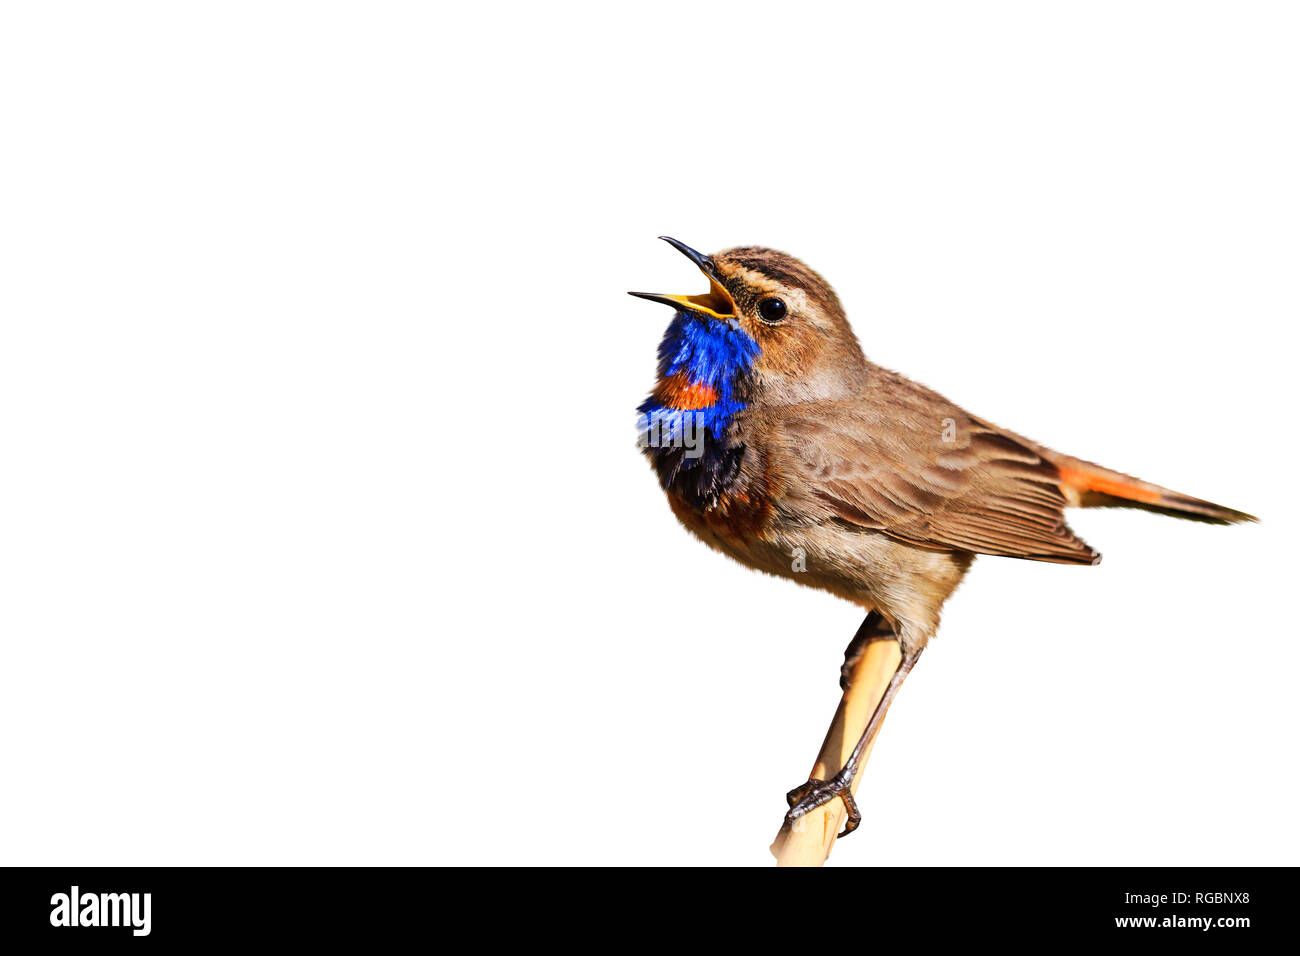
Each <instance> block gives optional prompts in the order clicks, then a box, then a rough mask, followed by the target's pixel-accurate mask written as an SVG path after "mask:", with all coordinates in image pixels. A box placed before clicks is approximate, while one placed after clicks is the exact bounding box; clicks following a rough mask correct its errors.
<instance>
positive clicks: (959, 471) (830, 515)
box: [773, 370, 1101, 564]
mask: <svg viewBox="0 0 1300 956" xmlns="http://www.w3.org/2000/svg"><path fill="white" fill-rule="evenodd" d="M773 431H774V432H775V433H776V434H777V435H779V438H778V442H779V444H781V445H782V446H784V448H783V450H784V451H785V454H786V456H787V460H788V461H791V462H793V465H794V472H795V477H796V481H793V482H791V483H790V484H789V486H788V488H787V495H792V496H795V497H797V498H799V499H802V500H801V501H798V502H795V503H796V504H797V507H798V510H799V511H800V512H801V513H803V514H808V513H809V512H810V511H811V513H813V514H814V515H819V516H820V517H822V518H825V519H827V520H830V519H838V520H841V521H845V522H849V523H850V524H853V525H856V526H859V527H862V528H864V529H871V530H875V531H880V532H883V533H884V534H887V535H889V536H890V537H892V538H896V539H898V540H900V541H906V542H909V543H911V544H915V545H920V546H922V547H927V548H935V549H939V550H945V551H974V552H978V553H981V554H996V555H1005V556H1007V557H1014V558H1029V559H1032V560H1035V561H1057V562H1064V563H1070V564H1096V563H1097V562H1098V561H1100V560H1101V556H1100V555H1099V554H1098V553H1097V552H1095V551H1093V550H1092V549H1091V548H1090V547H1088V545H1087V544H1085V543H1084V542H1083V541H1081V540H1080V539H1079V538H1078V537H1077V536H1076V535H1075V534H1074V532H1072V531H1071V530H1070V529H1069V528H1068V527H1067V526H1066V524H1065V519H1064V516H1063V510H1064V508H1065V504H1066V501H1065V497H1064V495H1063V494H1062V493H1061V488H1060V483H1061V474H1060V471H1059V470H1058V469H1057V467H1056V466H1055V465H1054V464H1052V463H1051V462H1049V461H1047V460H1046V459H1045V458H1043V456H1042V455H1040V454H1039V453H1038V452H1036V451H1034V450H1033V449H1032V448H1030V447H1028V446H1026V445H1025V444H1022V443H1021V442H1020V441H1018V440H1017V439H1015V438H1013V437H1010V436H1008V435H1006V434H1004V433H1002V432H1001V431H999V430H998V429H997V428H996V427H995V426H992V425H989V424H988V423H986V422H982V421H980V420H979V419H976V418H974V417H973V416H971V415H969V414H967V413H966V412H964V411H962V410H961V409H960V408H958V407H957V406H956V405H953V404H952V403H951V402H948V401H947V400H946V399H944V398H942V397H941V396H939V395H936V394H935V393H933V392H931V391H929V390H928V389H925V388H923V387H922V386H920V385H917V384H915V383H913V382H909V381H908V380H906V379H904V378H902V377H901V376H897V375H894V374H893V373H885V372H884V370H881V371H880V373H879V374H878V375H877V376H876V380H875V382H874V383H873V388H871V389H870V390H869V393H868V394H865V395H863V396H861V397H860V398H855V399H853V400H849V401H844V402H834V403H828V404H817V405H804V406H794V407H793V408H790V407H787V408H786V409H785V410H784V414H783V415H782V416H781V419H780V421H779V423H774V427H773Z"/></svg>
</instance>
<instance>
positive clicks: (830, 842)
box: [771, 640, 902, 866]
mask: <svg viewBox="0 0 1300 956" xmlns="http://www.w3.org/2000/svg"><path fill="white" fill-rule="evenodd" d="M901 660H902V654H901V653H900V652H899V649H898V642H897V641H889V640H884V641H872V642H871V643H870V644H868V645H867V646H866V649H865V650H864V651H863V653H862V657H861V658H859V660H858V663H857V665H856V666H855V667H854V669H853V677H852V684H851V685H850V687H849V689H848V690H847V691H845V692H844V696H843V697H841V698H840V706H839V709H838V710H836V711H835V719H834V720H832V721H831V726H830V729H829V730H827V731H826V740H825V741H824V742H823V743H822V749H821V753H819V754H818V755H817V762H816V763H815V764H813V769H812V773H811V774H810V775H809V776H811V777H816V778H817V779H819V780H825V779H827V778H828V777H830V776H832V775H833V774H835V773H837V772H838V771H839V769H840V768H841V767H843V766H844V764H845V762H846V761H847V760H848V759H849V754H850V753H851V752H852V750H853V745H854V744H856V743H857V742H858V738H859V737H861V736H862V731H864V730H866V729H867V721H869V720H870V719H871V715H872V713H873V712H874V711H875V709H876V704H877V703H879V702H880V698H881V697H883V696H884V695H885V687H886V686H887V685H888V684H889V679H890V678H891V677H892V676H893V675H894V671H895V670H897V669H898V664H899V661H901ZM876 736H877V737H878V736H880V732H879V730H877V732H876ZM875 745H876V741H875V738H872V740H871V741H870V742H868V744H867V749H866V751H865V752H864V753H863V755H862V762H861V763H860V764H859V765H858V772H857V775H856V776H855V777H854V778H853V783H852V790H853V792H854V793H857V792H858V784H859V782H860V781H861V780H862V768H863V767H865V766H866V765H867V758H868V757H870V756H871V749H872V748H873V747H874V746H875ZM859 809H861V810H862V818H863V819H862V827H861V828H860V829H859V830H858V839H863V838H864V837H865V836H866V835H867V834H869V833H870V832H871V817H872V810H871V808H870V807H867V808H865V809H863V808H862V807H861V806H859ZM847 816H848V811H846V810H845V809H844V801H843V800H840V799H838V798H836V799H834V800H832V801H831V802H830V803H826V804H823V805H822V806H820V807H818V808H817V809H816V810H813V811H812V812H811V813H809V814H807V815H806V816H803V817H800V818H799V819H798V820H797V821H796V822H795V825H794V827H793V828H792V827H791V826H790V825H789V824H787V823H784V822H783V823H782V824H781V830H780V832H778V833H777V835H776V840H775V841H773V843H772V846H771V850H772V855H773V856H774V857H776V865H777V866H821V865H822V864H823V863H825V862H826V858H827V857H828V856H830V854H831V847H832V846H834V845H835V837H836V836H837V835H838V834H839V832H840V831H841V830H843V829H844V820H845V818H846V817H847Z"/></svg>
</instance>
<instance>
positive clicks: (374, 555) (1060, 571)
mask: <svg viewBox="0 0 1300 956" xmlns="http://www.w3.org/2000/svg"><path fill="white" fill-rule="evenodd" d="M1298 25H1300V24H1298V23H1297V16H1296V14H1295V8H1294V7H1293V6H1290V5H1287V4H1268V3H1256V4H1249V5H1242V4H1231V3H1217V4H1203V3H1169V4H1154V3H1131V2H1125V3H1091V4H1068V5H1066V4H1043V3H1021V4H989V3H984V4H953V5H943V4H928V3H911V4H882V5H866V4H847V3H845V4H811V3H804V4H789V3H782V4H762V3H754V2H746V3H734V4H732V3H728V4H703V3H693V4H669V3H663V2H658V3H655V4H640V5H636V6H627V5H615V4H594V3H593V4H565V3H560V4H500V5H494V6H491V7H488V6H484V5H470V4H460V5H452V4H442V5H433V4H412V5H404V4H386V5H382V6H377V5H373V4H319V3H313V4H261V3H258V4H232V3H227V4H212V5H205V6H203V7H198V6H197V5H189V4H186V5H173V4H165V3H158V4H114V5H101V4H84V5H81V4H43V5H36V6H28V7H27V8H26V9H15V8H14V7H9V8H7V12H6V13H5V14H4V16H3V22H0V111H2V112H0V131H2V135H3V137H4V148H3V150H2V151H0V165H2V166H3V174H2V175H0V319H2V323H3V324H2V331H0V336H2V337H0V449H3V469H2V470H0V767H2V768H3V777H4V783H3V787H2V788H0V862H4V863H22V864H144V863H153V864H178V863H179V864H207V863H215V864H234V863H348V864H353V863H442V862H455V863H485V864H503V863H530V864H532V863H611V864H637V863H648V864H669V863H713V864H758V865H767V864H769V863H770V862H771V860H770V857H769V856H768V853H767V846H768V843H769V842H770V840H771V838H772V836H773V835H774V833H775V831H776V828H777V825H778V824H779V822H780V820H781V815H782V813H783V812H784V809H785V804H784V800H783V794H784V793H785V791H786V790H787V789H788V788H789V787H791V786H793V785H795V784H797V783H799V782H801V781H802V780H803V778H804V776H805V775H806V772H807V770H808V767H809V765H810V764H811V761H812V758H813V756H814V755H815V753H816V751H817V748H818V746H819V744H820V742H821V737H822V733H823V731H824V729H825V726H826V724H827V722H828V720H829V719H830V716H831V713H832V711H833V709H834V706H835V703H836V700H837V698H838V691H837V688H836V683H835V682H836V676H837V669H838V666H839V662H840V653H841V650H842V648H843V646H844V644H845V643H846V642H847V640H848V639H849V637H850V636H851V635H852V634H853V632H854V630H855V629H856V627H857V625H858V621H859V618H860V615H859V612H857V611H856V610H855V609H854V608H853V607H850V606H848V605H845V604H841V603H839V602H837V601H836V600H835V599H833V598H831V597H828V596H826V595H824V594H821V593H819V592H813V591H805V590H803V589H801V588H798V587H796V586H794V585H792V584H789V583H786V582H781V581H776V580H774V579H770V578H764V577H761V576H760V575H757V574H755V573H753V572H750V571H748V570H746V569H744V568H741V567H740V566H738V565H734V564H732V563H730V562H728V561H727V560H726V559H724V558H722V557H721V556H719V555H717V554H715V553H713V552H711V551H709V550H708V549H706V548H705V547H704V546H703V545H702V544H699V543H697V542H695V541H694V540H693V539H692V538H690V537H689V536H688V535H687V533H686V532H685V531H683V530H682V529H681V528H679V527H678V526H677V525H676V524H675V522H674V521H673V519H672V517H671V515H670V513H669V511H668V508H667V506H666V504H665V503H664V501H663V499H662V495H661V492H660V490H659V488H658V486H657V483H656V482H655V480H654V477H653V476H652V474H651V472H650V470H649V468H648V467H647V466H646V464H645V463H644V462H643V461H642V460H641V458H640V457H639V455H638V453H637V450H636V447H635V438H634V428H633V419H634V409H635V406H636V405H637V403H638V402H639V401H640V400H641V398H642V397H643V396H644V394H645V393H646V391H647V390H648V388H649V387H650V385H651V382H652V377H653V370H654V350H655V346H656V344H657V342H658V339H659V337H660V335H661V333H662V330H663V327H664V326H665V324H666V323H667V321H668V318H669V315H668V312H667V310H665V309H662V308H660V307H656V306H654V305H652V304H649V303H646V302H643V301H639V300H635V299H631V298H628V297H627V296H625V295H624V294H623V293H624V291H625V290H627V289H649V290H660V291H668V292H695V291H701V290H702V285H701V281H702V280H701V279H700V277H699V275H698V273H696V272H695V270H694V269H693V268H692V267H691V266H690V265H689V264H688V263H687V262H686V261H685V260H683V259H682V258H681V257H680V256H679V255H677V254H676V253H675V252H673V250H671V249H670V248H668V247H667V246H666V245H664V244H663V243H660V242H658V241H657V240H656V239H655V237H656V236H657V235H660V234H663V233H666V234H669V235H673V236H677V237H678V238H681V239H683V240H685V241H686V242H689V243H691V244H692V245H695V246H697V247H699V248H701V249H703V250H704V251H714V250H717V249H720V248H723V247H726V246H730V245H735V244H753V243H757V244H765V245H771V246H775V247H778V248H781V249H785V250H787V251H790V252H792V253H794V254H796V255H799V256H801V257H803V258H805V259H806V260H807V261H808V262H809V263H811V264H812V265H813V266H814V267H815V268H817V269H818V270H819V271H821V272H822V273H823V274H824V275H826V276H827V277H828V278H829V279H830V280H831V281H832V282H833V283H834V284H835V285H836V287H837V289H838V291H839V292H840V294H841V297H842V298H843V300H844V302H845V303H846V305H847V307H848V310H849V315H850V318H851V319H852V321H853V324H854V327H855V328H856V330H857V332H858V334H859V336H860V338H861V339H862V342H863V344H864V347H865V348H866V350H867V353H868V355H869V356H871V357H872V358H873V359H875V360H876V361H878V362H881V363H882V364H885V365H888V366H891V367H895V368H899V369H900V370H902V371H904V372H905V373H907V374H909V375H912V376H913V377H915V378H917V379H919V380H921V381H923V382H925V383H927V384H929V385H931V386H933V387H935V388H938V389H940V390H941V391H943V392H944V393H945V394H947V395H949V396H950V397H952V398H954V399H955V400H957V401H959V402H961V403H963V404H964V405H965V406H967V407H968V408H970V409H971V410H973V411H975V412H976V413H978V414H981V415H983V416H986V417H988V418H990V419H992V420H994V421H997V422H1000V423H1003V424H1005V425H1007V426H1008V427H1011V428H1013V429H1015V430H1017V431H1019V432H1022V433H1024V434H1027V435H1031V436H1034V437H1035V438H1038V439H1040V440H1042V441H1044V442H1047V443H1048V444H1050V445H1053V446H1055V447H1057V448H1059V449H1061V450H1063V451H1066V452H1069V453H1073V454H1077V455H1080V456H1083V457H1086V458H1091V459H1095V460H1098V461H1101V462H1103V463H1105V464H1108V465H1111V466H1114V467H1117V468H1120V469H1123V470H1125V471H1130V472H1132V473H1134V474H1138V475H1140V476H1143V477H1146V478H1149V479H1151V480H1154V481H1157V482H1160V483H1162V484H1166V485H1169V486H1172V487H1175V488H1177V489H1178V490H1180V491H1186V492H1188V493H1191V494H1194V495H1198V496H1203V497H1207V498H1210V499H1213V500H1217V501H1221V502H1223V503H1225V504H1227V505H1230V506H1233V507H1237V508H1241V509H1244V510H1248V511H1251V512H1254V513H1257V514H1259V515H1260V516H1261V517H1262V518H1263V519H1264V520H1263V523H1262V524H1260V525H1258V526H1246V527H1233V528H1219V527H1208V526H1204V525H1197V524H1191V523H1183V522H1176V521H1171V520H1168V519H1164V518H1160V517H1157V516H1153V515H1148V514H1142V513H1134V512H1126V511H1109V512H1086V513H1075V514H1074V516H1073V518H1072V522H1073V524H1074V526H1075V528H1076V529H1077V530H1078V531H1079V532H1080V533H1081V534H1082V535H1083V536H1084V537H1085V538H1086V539H1087V540H1088V541H1089V542H1090V543H1091V544H1093V545H1094V546H1096V547H1097V548H1098V549H1099V550H1101V551H1103V552H1104V554H1105V561H1104V563H1103V564H1102V565H1101V566H1100V567H1098V568H1075V567H1064V566H1057V565H1041V564H1033V563H1029V562H1021V561H1010V560H999V559H992V558H984V559H981V560H979V561H978V562H977V564H976V568H975V570H974V571H973V573H972V574H971V575H970V576H969V578H968V579H967V581H966V583H965V585H964V586H963V587H962V589H961V590H960V591H959V592H958V594H957V595H956V596H955V597H954V599H953V600H952V601H951V602H950V604H949V606H948V609H947V613H946V615H945V620H944V626H943V628H942V629H941V632H940V637H939V640H938V641H937V642H936V644H935V645H934V646H933V647H932V649H931V651H930V653H928V654H927V655H926V657H925V659H924V660H923V662H922V664H921V665H920V666H919V667H918V669H917V670H916V672H915V673H914V675H913V677H912V679H911V680H910V681H909V682H908V684H907V687H906V688H905V689H904V691H903V693H902V695H901V697H900V699H899V702H898V704H897V705H896V706H895V707H894V709H893V711H892V712H891V714H890V717H889V720H888V721H887V722H886V724H885V727H884V732H883V734H882V736H881V739H880V742H879V746H878V747H877V748H876V750H875V753H874V755H873V757H872V759H871V763H870V765H869V766H868V768H867V776H866V779H865V782H864V784H863V788H862V792H861V794H860V800H862V801H863V802H864V803H866V804H870V805H873V806H880V805H882V804H883V805H885V806H887V807H888V808H889V810H890V811H891V813H890V814H889V815H888V819H890V820H891V821H892V822H891V823H890V824H889V825H888V826H883V827H882V826H875V827H872V828H870V829H864V830H863V831H862V832H860V833H859V834H857V835H855V836H854V837H853V838H852V839H851V840H848V841H845V842H844V843H843V844H842V845H840V846H837V848H836V850H835V852H834V854H833V856H832V858H831V862H832V863H833V864H837V865H871V864H942V863H948V864H977V863H993V864H1010V863H1045V864H1139V863H1141V864H1260V863H1273V864H1281V863H1289V864H1295V863H1297V862H1300V859H1297V850H1298V849H1300V844H1298V840H1297V831H1296V822H1295V821H1296V815H1295V804H1296V796H1297V795H1296V783H1297V771H1296V761H1295V746H1296V744H1295V741H1296V732H1297V726H1296V724H1297V720H1296V715H1297V706H1296V683H1297V679H1298V678H1297V674H1298V673H1300V644H1298V643H1297V640H1296V637H1297V634H1296V630H1297V629H1296V625H1295V620H1294V616H1293V615H1294V606H1295V600H1294V599H1295V591H1296V584H1295V565H1296V560H1295V553H1296V552H1295V542H1296V536H1297V533H1298V532H1300V528H1298V527H1297V509H1296V505H1295V491H1294V483H1295V474H1296V466H1297V461H1296V457H1297V455H1296V442H1297V438H1296V434H1297V424H1296V411H1295V406H1294V401H1293V395H1294V390H1295V375H1294V371H1293V368H1294V362H1295V336H1294V332H1293V329H1294V325H1295V323H1296V321H1297V318H1298V317H1300V315H1298V312H1300V286H1298V284H1297V282H1296V263H1297V253H1298V252H1300V248H1298V246H1300V235H1298V227H1297V223H1298V222H1300V189H1298V187H1297V183H1298V182H1300V177H1298V176H1297V170H1300V137H1298V134H1297V123H1296V116H1297V105H1298V103H1297V99H1298V96H1297V91H1298V89H1300V66H1298V64H1300V61H1298V60H1297V57H1296V49H1297V42H1298V41H1300V35H1298V34H1300V31H1298V30H1297V26H1298Z"/></svg>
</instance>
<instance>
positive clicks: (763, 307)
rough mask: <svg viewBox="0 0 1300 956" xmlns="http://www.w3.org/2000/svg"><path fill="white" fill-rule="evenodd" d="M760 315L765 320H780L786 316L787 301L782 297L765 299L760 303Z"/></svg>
mask: <svg viewBox="0 0 1300 956" xmlns="http://www.w3.org/2000/svg"><path fill="white" fill-rule="evenodd" d="M758 317H759V318H760V319H762V320H763V321H764V322H780V321H781V320H782V319H784V318H785V302H783V301H782V300H781V299H764V300H763V301H762V302H760V303H759V304H758Z"/></svg>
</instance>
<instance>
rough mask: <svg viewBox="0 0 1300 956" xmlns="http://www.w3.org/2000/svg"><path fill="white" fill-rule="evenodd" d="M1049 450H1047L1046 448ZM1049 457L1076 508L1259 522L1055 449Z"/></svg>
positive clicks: (1233, 521)
mask: <svg viewBox="0 0 1300 956" xmlns="http://www.w3.org/2000/svg"><path fill="white" fill-rule="evenodd" d="M1044 451H1046V449H1044ZM1047 457H1048V459H1049V460H1051V462H1052V463H1053V464H1055V465H1056V467H1057V468H1059V469H1060V472H1061V490H1062V491H1063V492H1064V493H1065V497H1066V500H1067V501H1068V502H1069V503H1070V504H1071V505H1074V506H1075V507H1076V508H1142V509H1143V510H1145V511H1156V512H1159V513H1160V514H1166V515H1172V516H1173V517H1175V518H1187V519H1189V520H1191V521H1205V522H1208V523H1210V524H1237V523H1238V522H1241V521H1258V520H1259V519H1258V518H1256V517H1255V516H1254V515H1248V514H1246V512H1244V511H1236V510H1234V509H1232V508H1225V507H1224V506H1223V505H1216V504H1215V503H1214V502H1212V501H1203V500H1202V499H1200V498H1193V497H1192V496H1191V495H1184V494H1179V493H1178V492H1177V491H1170V490H1169V489H1168V488H1161V487H1160V486H1159V485H1153V484H1151V482H1149V481H1142V480H1140V479H1138V478H1134V477H1133V476H1132V475H1126V474H1123V473H1122V472H1118V471H1111V470H1110V469H1109V468H1103V467H1101V465H1094V464H1093V463H1092V462H1090V461H1082V460H1081V459H1078V458H1070V457H1068V456H1066V455H1061V454H1057V453H1056V452H1050V451H1049V452H1047Z"/></svg>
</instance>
